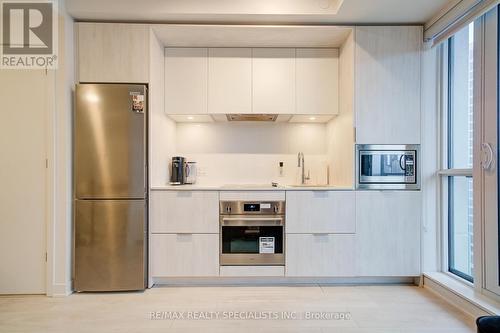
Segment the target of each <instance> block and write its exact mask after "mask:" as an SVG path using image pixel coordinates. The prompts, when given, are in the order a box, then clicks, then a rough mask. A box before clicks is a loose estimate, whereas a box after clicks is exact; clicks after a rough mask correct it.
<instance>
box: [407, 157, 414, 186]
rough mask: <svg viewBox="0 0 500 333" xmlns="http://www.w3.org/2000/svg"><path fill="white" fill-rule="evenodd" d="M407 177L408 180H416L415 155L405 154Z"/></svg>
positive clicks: (411, 181)
mask: <svg viewBox="0 0 500 333" xmlns="http://www.w3.org/2000/svg"><path fill="white" fill-rule="evenodd" d="M405 178H406V181H407V182H410V183H413V182H415V155H413V154H408V155H405Z"/></svg>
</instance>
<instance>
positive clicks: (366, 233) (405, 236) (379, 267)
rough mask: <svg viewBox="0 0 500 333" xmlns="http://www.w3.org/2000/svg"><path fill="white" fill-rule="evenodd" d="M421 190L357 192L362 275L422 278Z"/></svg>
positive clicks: (359, 259)
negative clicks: (419, 276) (420, 276)
mask: <svg viewBox="0 0 500 333" xmlns="http://www.w3.org/2000/svg"><path fill="white" fill-rule="evenodd" d="M421 195H422V193H421V192H420V191H357V192H356V253H357V254H356V262H357V265H358V274H359V275H360V276H418V275H420V273H421V271H420V232H421V225H422V202H421V201H422V199H421Z"/></svg>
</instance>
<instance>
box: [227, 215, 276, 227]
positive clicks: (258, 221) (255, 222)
mask: <svg viewBox="0 0 500 333" xmlns="http://www.w3.org/2000/svg"><path fill="white" fill-rule="evenodd" d="M283 224H284V218H282V217H223V218H222V221H221V225H223V226H249V225H250V226H280V225H283Z"/></svg>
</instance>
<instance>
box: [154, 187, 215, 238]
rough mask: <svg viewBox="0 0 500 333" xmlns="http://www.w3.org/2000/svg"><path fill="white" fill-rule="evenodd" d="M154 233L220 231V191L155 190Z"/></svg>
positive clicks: (208, 232) (209, 232)
mask: <svg viewBox="0 0 500 333" xmlns="http://www.w3.org/2000/svg"><path fill="white" fill-rule="evenodd" d="M150 216H151V221H150V222H151V223H150V225H151V232H152V233H199V234H201V233H207V234H211V233H218V232H219V192H217V191H152V192H151V212H150Z"/></svg>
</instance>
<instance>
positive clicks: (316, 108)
mask: <svg viewBox="0 0 500 333" xmlns="http://www.w3.org/2000/svg"><path fill="white" fill-rule="evenodd" d="M338 60H339V50H338V49H297V57H296V62H297V111H296V112H297V113H298V114H338V112H339V61H338Z"/></svg>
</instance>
